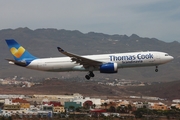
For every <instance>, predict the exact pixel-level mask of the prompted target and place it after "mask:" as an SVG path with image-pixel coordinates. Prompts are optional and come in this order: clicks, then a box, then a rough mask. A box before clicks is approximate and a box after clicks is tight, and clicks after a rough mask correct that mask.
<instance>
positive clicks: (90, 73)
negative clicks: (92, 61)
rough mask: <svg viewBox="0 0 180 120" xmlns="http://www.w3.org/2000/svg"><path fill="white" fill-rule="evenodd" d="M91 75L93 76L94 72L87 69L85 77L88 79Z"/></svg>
mask: <svg viewBox="0 0 180 120" xmlns="http://www.w3.org/2000/svg"><path fill="white" fill-rule="evenodd" d="M91 77H94V73H93V72H92V71H89V72H88V74H87V75H85V78H86V79H87V80H89V79H90V78H91Z"/></svg>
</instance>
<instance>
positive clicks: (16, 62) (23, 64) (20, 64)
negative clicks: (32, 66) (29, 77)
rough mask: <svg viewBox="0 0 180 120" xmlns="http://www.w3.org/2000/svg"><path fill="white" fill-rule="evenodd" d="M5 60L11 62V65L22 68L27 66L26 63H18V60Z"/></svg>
mask: <svg viewBox="0 0 180 120" xmlns="http://www.w3.org/2000/svg"><path fill="white" fill-rule="evenodd" d="M5 60H7V61H9V63H10V64H16V65H18V66H22V67H25V66H27V64H26V62H25V61H16V60H12V59H5Z"/></svg>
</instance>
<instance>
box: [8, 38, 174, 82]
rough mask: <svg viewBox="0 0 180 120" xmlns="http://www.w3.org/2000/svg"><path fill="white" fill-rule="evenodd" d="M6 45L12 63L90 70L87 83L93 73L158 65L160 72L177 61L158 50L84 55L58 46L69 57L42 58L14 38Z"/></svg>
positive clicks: (45, 68) (47, 68)
mask: <svg viewBox="0 0 180 120" xmlns="http://www.w3.org/2000/svg"><path fill="white" fill-rule="evenodd" d="M6 43H7V45H8V47H9V49H10V52H11V54H12V55H13V57H14V59H6V60H8V61H9V63H10V64H14V65H18V66H21V67H26V68H30V69H34V70H40V71H49V72H67V71H88V73H87V74H86V75H85V78H86V79H87V80H89V79H90V78H91V77H94V76H95V75H94V73H93V71H100V73H117V72H118V69H119V68H130V67H145V66H155V72H158V66H159V65H161V64H165V63H167V62H170V61H172V60H173V59H174V58H173V57H172V56H170V55H168V53H165V52H158V51H147V52H129V53H112V54H99V55H84V56H80V55H76V54H74V53H70V52H67V51H65V50H63V49H62V48H60V47H57V49H58V51H59V52H60V53H62V54H64V55H65V56H66V57H54V58H38V57H35V56H33V55H32V54H31V53H29V52H28V51H27V50H26V49H25V48H24V47H22V46H21V45H20V44H19V43H17V42H16V41H15V40H14V39H6Z"/></svg>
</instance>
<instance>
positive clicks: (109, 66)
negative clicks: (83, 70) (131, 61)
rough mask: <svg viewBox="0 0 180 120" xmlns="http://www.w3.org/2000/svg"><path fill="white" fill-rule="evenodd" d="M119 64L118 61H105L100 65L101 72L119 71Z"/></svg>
mask: <svg viewBox="0 0 180 120" xmlns="http://www.w3.org/2000/svg"><path fill="white" fill-rule="evenodd" d="M117 71H118V65H117V63H105V64H102V65H101V66H100V72H101V73H117Z"/></svg>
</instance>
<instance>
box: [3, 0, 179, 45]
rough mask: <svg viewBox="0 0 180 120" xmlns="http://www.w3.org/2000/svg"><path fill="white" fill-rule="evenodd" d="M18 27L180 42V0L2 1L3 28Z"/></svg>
mask: <svg viewBox="0 0 180 120" xmlns="http://www.w3.org/2000/svg"><path fill="white" fill-rule="evenodd" d="M18 27H28V28H30V29H33V30H35V29H38V28H56V29H66V30H79V31H80V32H83V33H88V32H92V31H93V32H98V33H105V34H110V35H112V34H120V35H124V34H126V35H128V36H130V35H131V34H137V35H139V36H141V37H149V38H157V39H160V40H163V41H167V42H171V41H179V42H180V0H0V29H7V28H12V29H15V28H18Z"/></svg>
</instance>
